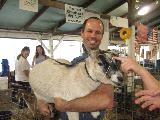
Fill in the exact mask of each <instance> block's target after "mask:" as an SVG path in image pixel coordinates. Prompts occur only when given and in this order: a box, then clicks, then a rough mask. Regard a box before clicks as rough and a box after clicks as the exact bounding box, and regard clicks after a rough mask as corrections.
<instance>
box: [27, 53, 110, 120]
mask: <svg viewBox="0 0 160 120" xmlns="http://www.w3.org/2000/svg"><path fill="white" fill-rule="evenodd" d="M97 58H98V57H97V51H92V52H91V53H90V56H89V57H88V58H86V60H85V61H83V62H80V63H79V64H76V65H75V66H72V67H66V66H65V65H61V64H60V63H65V64H70V63H69V62H67V61H66V60H54V59H48V60H46V61H44V62H42V63H40V64H38V65H36V66H35V67H34V68H33V69H32V70H31V72H30V76H29V82H30V85H31V87H32V89H33V91H34V93H35V95H36V96H37V98H38V99H43V100H45V101H46V102H49V103H53V102H54V98H55V97H61V98H63V99H65V100H67V101H70V100H73V99H75V98H79V97H82V96H85V95H87V94H89V93H90V92H91V91H93V90H95V89H96V88H97V87H98V86H99V85H100V83H105V84H112V85H113V82H112V81H111V80H109V79H108V78H107V76H106V74H105V72H103V69H102V66H100V65H99V64H98V63H99V60H98V59H97ZM57 61H58V62H57ZM59 62H60V63H59ZM97 113H98V112H97ZM97 113H96V112H92V115H93V116H94V117H97V115H98V114H97ZM67 115H68V118H69V120H78V118H79V117H78V113H77V112H67Z"/></svg>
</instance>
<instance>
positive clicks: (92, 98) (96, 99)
mask: <svg viewBox="0 0 160 120" xmlns="http://www.w3.org/2000/svg"><path fill="white" fill-rule="evenodd" d="M112 107H113V86H111V85H104V84H103V85H101V86H99V87H98V89H96V90H95V91H92V92H91V93H90V94H88V95H87V96H84V97H81V98H77V99H74V100H71V101H68V102H66V104H64V106H62V107H61V108H60V109H58V108H57V109H58V110H60V111H64V112H65V111H72V112H74V111H76V112H92V111H97V110H103V109H106V108H112Z"/></svg>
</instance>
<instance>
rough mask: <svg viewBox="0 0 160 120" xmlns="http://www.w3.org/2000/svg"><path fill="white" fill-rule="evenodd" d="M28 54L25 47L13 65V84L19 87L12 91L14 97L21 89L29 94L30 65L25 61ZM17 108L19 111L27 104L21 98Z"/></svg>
mask: <svg viewBox="0 0 160 120" xmlns="http://www.w3.org/2000/svg"><path fill="white" fill-rule="evenodd" d="M29 53H30V49H29V47H27V46H25V47H24V48H23V49H22V50H21V53H20V54H19V55H18V56H17V60H16V63H15V82H16V83H17V84H18V86H19V87H18V88H15V90H14V92H15V95H16V93H17V92H18V91H19V90H18V89H23V90H25V91H27V92H31V87H30V84H29V71H30V64H29V62H28V61H27V57H28V56H29ZM13 97H14V95H13ZM19 107H20V108H21V109H23V108H25V107H27V104H26V103H25V101H24V100H23V99H21V98H20V101H19Z"/></svg>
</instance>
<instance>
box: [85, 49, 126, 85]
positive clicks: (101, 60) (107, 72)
mask: <svg viewBox="0 0 160 120" xmlns="http://www.w3.org/2000/svg"><path fill="white" fill-rule="evenodd" d="M119 54H120V52H118V51H109V50H108V51H103V52H95V51H94V52H93V51H92V52H91V53H90V58H91V60H90V61H89V63H88V64H87V68H89V69H88V73H89V74H90V76H91V77H93V80H97V81H100V82H102V83H107V82H108V81H106V78H108V79H109V80H110V82H112V83H114V84H116V85H120V84H121V83H122V81H123V74H122V71H121V70H120V65H121V62H120V61H118V60H115V59H112V57H113V56H119ZM93 59H94V60H93Z"/></svg>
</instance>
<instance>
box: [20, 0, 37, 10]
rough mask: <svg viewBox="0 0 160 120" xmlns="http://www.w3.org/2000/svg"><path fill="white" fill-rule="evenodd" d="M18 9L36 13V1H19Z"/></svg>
mask: <svg viewBox="0 0 160 120" xmlns="http://www.w3.org/2000/svg"><path fill="white" fill-rule="evenodd" d="M19 9H22V10H27V11H32V12H38V0H19Z"/></svg>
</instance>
